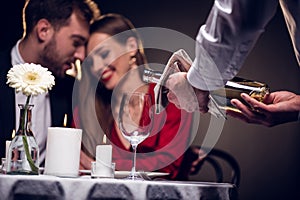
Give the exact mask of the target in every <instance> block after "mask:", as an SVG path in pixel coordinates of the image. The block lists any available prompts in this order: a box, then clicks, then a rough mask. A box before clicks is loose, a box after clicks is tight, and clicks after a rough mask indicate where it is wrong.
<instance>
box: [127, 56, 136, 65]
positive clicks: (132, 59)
mask: <svg viewBox="0 0 300 200" xmlns="http://www.w3.org/2000/svg"><path fill="white" fill-rule="evenodd" d="M128 63H129V65H130V66H131V65H133V64H135V63H136V57H131V59H130V60H129V62H128Z"/></svg>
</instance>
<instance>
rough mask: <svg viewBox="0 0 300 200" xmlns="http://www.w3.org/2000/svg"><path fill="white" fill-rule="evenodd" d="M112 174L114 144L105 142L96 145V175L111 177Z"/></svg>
mask: <svg viewBox="0 0 300 200" xmlns="http://www.w3.org/2000/svg"><path fill="white" fill-rule="evenodd" d="M111 175H112V145H108V144H104V145H97V147H96V170H95V176H98V177H111Z"/></svg>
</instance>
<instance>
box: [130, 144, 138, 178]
mask: <svg viewBox="0 0 300 200" xmlns="http://www.w3.org/2000/svg"><path fill="white" fill-rule="evenodd" d="M136 148H137V145H136V144H132V149H133V157H132V169H131V176H132V177H135V176H136V170H135V165H136Z"/></svg>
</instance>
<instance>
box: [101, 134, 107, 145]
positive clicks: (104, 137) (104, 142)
mask: <svg viewBox="0 0 300 200" xmlns="http://www.w3.org/2000/svg"><path fill="white" fill-rule="evenodd" d="M102 143H103V144H106V135H105V134H104V135H103V140H102Z"/></svg>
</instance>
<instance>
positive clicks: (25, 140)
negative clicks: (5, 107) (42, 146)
mask: <svg viewBox="0 0 300 200" xmlns="http://www.w3.org/2000/svg"><path fill="white" fill-rule="evenodd" d="M30 98H31V95H29V96H27V99H26V103H25V108H24V112H23V117H22V125H21V126H22V131H23V132H24V135H23V137H22V140H23V144H24V149H25V154H26V158H27V161H28V162H29V165H30V168H31V170H32V171H33V172H35V173H38V167H36V166H35V164H34V162H33V160H32V158H31V155H30V152H29V147H28V142H27V134H26V133H27V127H25V125H27V123H26V124H25V119H26V116H27V112H28V106H29V101H30ZM25 129H26V130H25Z"/></svg>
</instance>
